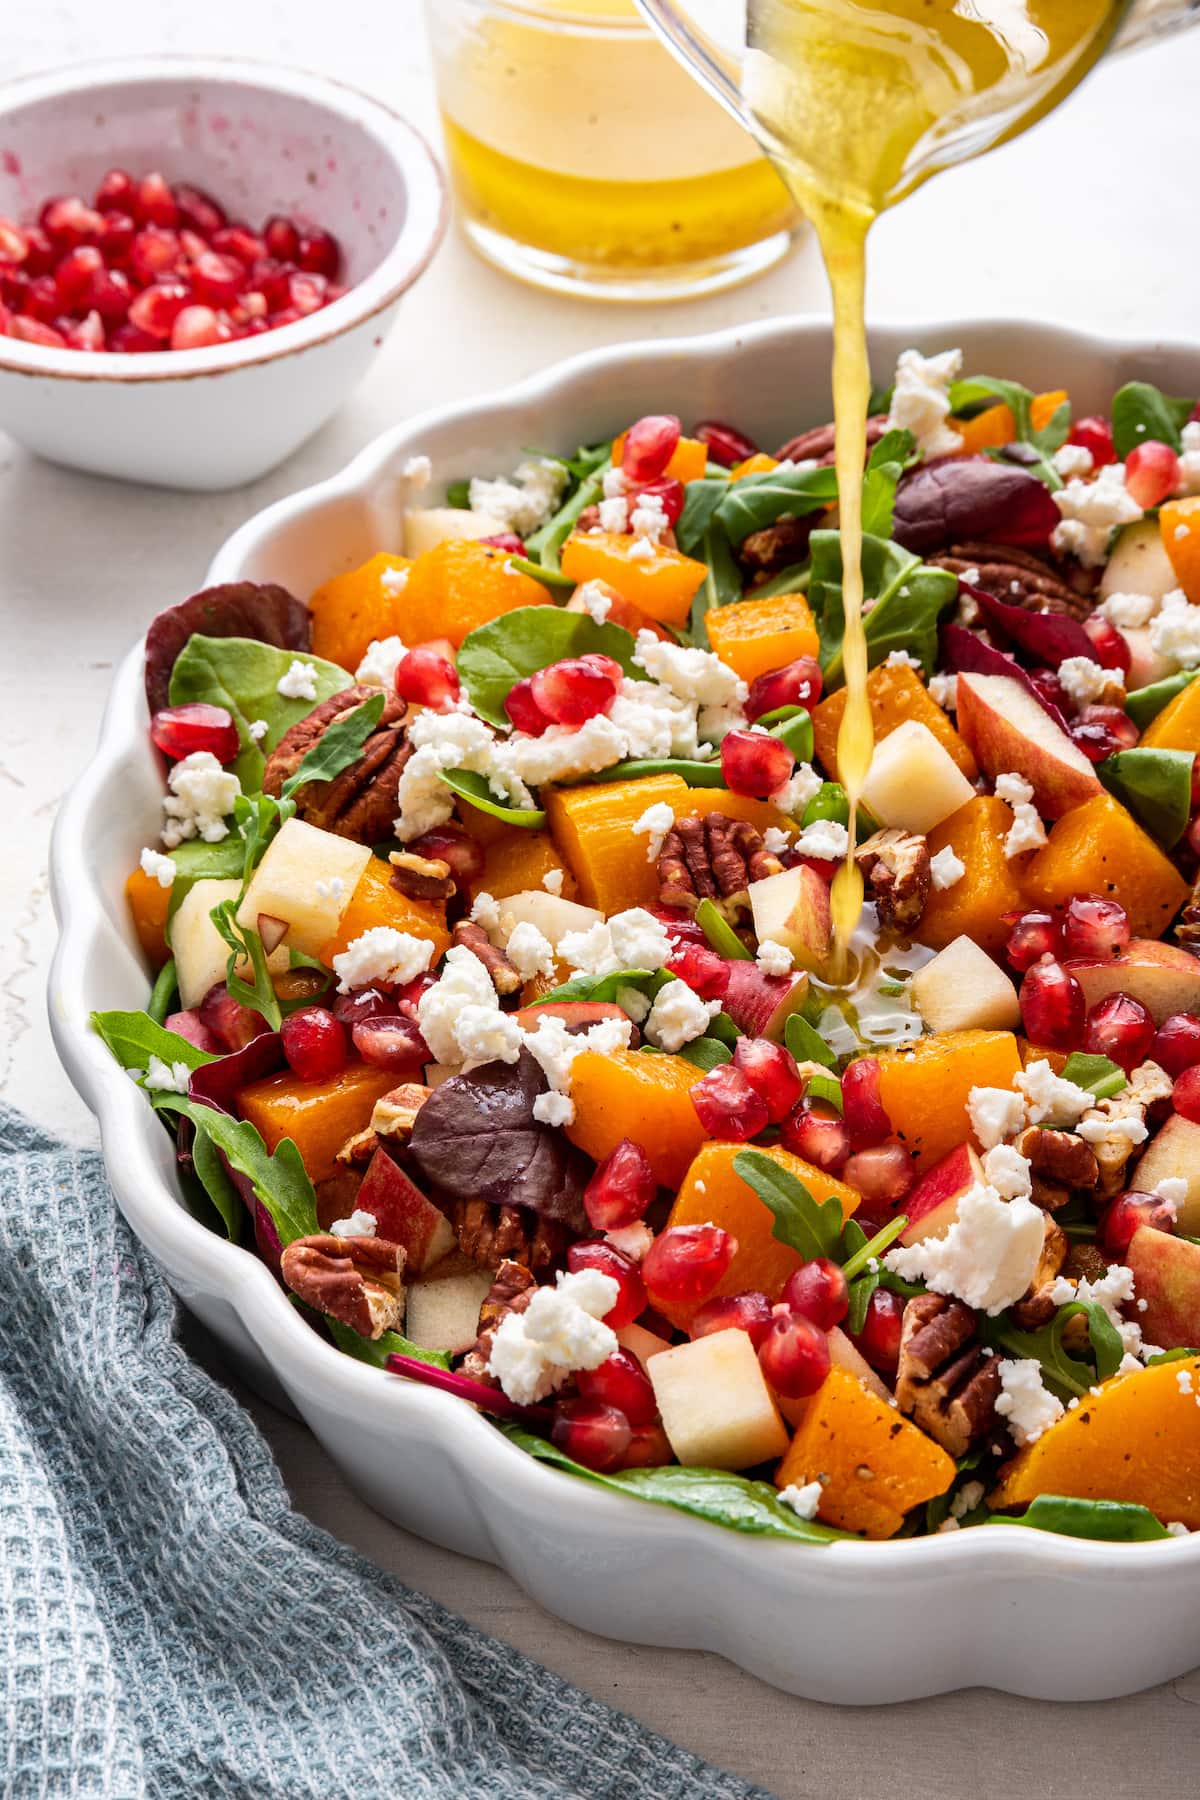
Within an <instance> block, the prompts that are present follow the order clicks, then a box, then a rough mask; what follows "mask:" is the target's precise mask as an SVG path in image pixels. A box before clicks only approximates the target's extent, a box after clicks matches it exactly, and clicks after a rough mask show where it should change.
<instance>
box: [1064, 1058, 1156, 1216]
mask: <svg viewBox="0 0 1200 1800" xmlns="http://www.w3.org/2000/svg"><path fill="white" fill-rule="evenodd" d="M1173 1086H1174V1084H1173V1082H1172V1080H1171V1077H1170V1076H1169V1075H1168V1074H1167V1072H1166V1070H1165V1069H1160V1068H1159V1066H1158V1064H1157V1063H1155V1062H1144V1063H1142V1064H1140V1066H1139V1067H1138V1068H1136V1069H1134V1071H1133V1073H1132V1074H1131V1075H1130V1077H1129V1080H1128V1081H1127V1082H1126V1084H1125V1086H1124V1087H1123V1088H1122V1089H1121V1091H1120V1093H1119V1094H1114V1095H1112V1097H1111V1098H1110V1099H1108V1100H1097V1102H1096V1104H1095V1106H1093V1107H1089V1109H1088V1111H1087V1112H1085V1113H1084V1115H1083V1119H1081V1120H1080V1124H1083V1123H1084V1122H1085V1121H1088V1122H1090V1121H1093V1120H1095V1121H1102V1120H1109V1119H1111V1120H1112V1121H1113V1122H1114V1126H1115V1124H1116V1121H1117V1120H1119V1119H1129V1118H1134V1119H1140V1120H1141V1121H1142V1122H1143V1124H1144V1123H1145V1119H1146V1114H1147V1113H1148V1112H1149V1111H1150V1110H1151V1109H1152V1108H1153V1107H1156V1106H1159V1105H1161V1104H1162V1102H1164V1101H1166V1100H1169V1099H1170V1097H1171V1091H1172V1088H1173ZM1092 1149H1093V1150H1094V1152H1095V1155H1096V1162H1097V1164H1098V1165H1099V1170H1100V1179H1099V1182H1098V1192H1099V1195H1100V1197H1101V1198H1102V1199H1105V1200H1107V1199H1111V1198H1112V1196H1113V1195H1114V1194H1117V1193H1120V1191H1121V1189H1122V1188H1123V1187H1124V1185H1125V1170H1126V1167H1127V1166H1128V1163H1129V1159H1130V1157H1132V1156H1133V1155H1134V1153H1135V1152H1137V1153H1139V1154H1140V1151H1141V1145H1140V1144H1134V1143H1131V1142H1130V1140H1129V1138H1127V1137H1126V1136H1125V1135H1124V1133H1123V1132H1121V1131H1120V1130H1118V1129H1114V1130H1113V1132H1112V1134H1111V1135H1107V1134H1106V1135H1105V1136H1103V1137H1099V1138H1096V1139H1094V1140H1092Z"/></svg>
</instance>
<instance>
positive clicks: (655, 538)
mask: <svg viewBox="0 0 1200 1800" xmlns="http://www.w3.org/2000/svg"><path fill="white" fill-rule="evenodd" d="M670 523H671V521H670V520H669V519H668V518H667V509H666V507H665V506H664V505H663V503H662V500H661V498H660V497H659V495H658V494H647V493H641V494H638V495H637V496H636V498H635V500H634V503H633V510H632V512H631V513H630V515H629V528H630V530H631V531H632V532H633V533H634V534H635V536H637V537H639V538H645V539H646V540H647V542H648V543H651V544H657V543H659V542H660V540H661V538H662V535H663V533H664V532H665V531H667V530H668V529H669V527H670Z"/></svg>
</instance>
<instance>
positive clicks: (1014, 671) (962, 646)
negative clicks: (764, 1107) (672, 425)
mask: <svg viewBox="0 0 1200 1800" xmlns="http://www.w3.org/2000/svg"><path fill="white" fill-rule="evenodd" d="M941 642H942V656H943V659H944V660H945V662H947V663H948V664H949V666H950V668H951V669H953V670H955V671H956V672H957V673H958V674H960V675H1010V676H1011V677H1012V679H1013V680H1014V681H1019V682H1020V684H1021V686H1022V687H1023V688H1025V689H1026V690H1027V692H1029V693H1031V694H1032V695H1033V697H1034V699H1035V700H1036V701H1037V703H1038V705H1039V706H1040V707H1041V708H1042V711H1043V712H1046V713H1049V715H1050V717H1051V718H1052V719H1053V720H1054V723H1055V724H1056V725H1057V726H1058V727H1059V729H1060V730H1062V731H1066V732H1068V734H1069V729H1070V728H1069V727H1068V725H1067V721H1066V720H1065V719H1064V718H1063V716H1062V713H1061V712H1060V711H1059V710H1058V707H1057V706H1055V705H1054V704H1053V702H1052V701H1050V700H1047V699H1046V697H1045V695H1044V694H1039V693H1038V690H1037V688H1036V687H1035V686H1034V684H1033V682H1032V681H1030V679H1029V676H1028V675H1027V673H1026V672H1025V670H1024V669H1023V668H1022V667H1021V665H1020V663H1019V662H1017V661H1016V659H1015V658H1014V657H1012V656H1010V655H1008V654H1007V653H1006V652H1005V651H1003V650H997V648H996V646H995V644H985V643H984V641H983V639H982V638H980V637H976V635H975V633H974V632H973V631H968V630H967V629H966V627H965V626H963V625H943V626H942V632H941ZM209 1066H210V1067H211V1066H212V1065H209Z"/></svg>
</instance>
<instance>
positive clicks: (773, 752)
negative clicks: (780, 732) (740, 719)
mask: <svg viewBox="0 0 1200 1800" xmlns="http://www.w3.org/2000/svg"><path fill="white" fill-rule="evenodd" d="M795 766H796V758H795V756H794V755H793V754H792V752H791V750H790V749H789V748H788V746H787V745H786V744H785V743H783V742H782V741H781V740H780V739H779V738H773V737H771V736H770V734H769V733H767V732H765V731H739V730H734V731H727V732H726V733H725V736H724V737H723V738H722V739H721V775H722V777H723V779H724V782H725V786H726V787H727V788H729V789H730V790H731V791H732V792H733V793H735V794H749V795H750V796H751V797H752V798H753V799H755V800H766V799H767V798H768V796H769V795H771V794H774V793H775V792H777V790H778V789H779V788H781V787H782V786H783V784H784V782H785V781H786V780H787V779H788V777H789V776H790V775H791V773H792V770H793V769H794V768H795Z"/></svg>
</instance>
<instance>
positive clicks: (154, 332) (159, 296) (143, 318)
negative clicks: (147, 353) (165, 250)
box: [129, 279, 192, 348]
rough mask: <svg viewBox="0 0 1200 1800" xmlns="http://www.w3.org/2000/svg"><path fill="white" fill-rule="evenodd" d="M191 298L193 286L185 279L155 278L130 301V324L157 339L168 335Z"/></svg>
mask: <svg viewBox="0 0 1200 1800" xmlns="http://www.w3.org/2000/svg"><path fill="white" fill-rule="evenodd" d="M191 298H192V293H191V289H190V288H189V287H188V285H187V283H186V282H183V281H179V280H175V279H167V280H165V281H155V282H153V283H152V284H151V285H150V286H149V287H146V288H143V289H142V291H141V293H140V294H135V295H134V297H133V299H132V300H131V301H130V304H129V323H130V324H131V325H134V326H136V327H137V329H138V330H139V331H143V332H146V333H147V334H148V335H149V336H150V337H152V338H154V339H155V340H157V339H159V338H169V337H170V335H171V327H172V326H173V325H174V323H175V321H176V319H177V318H178V317H179V315H180V313H181V312H182V311H183V309H184V307H185V306H187V305H188V304H189V303H190V301H191ZM156 348H157V343H156Z"/></svg>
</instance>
